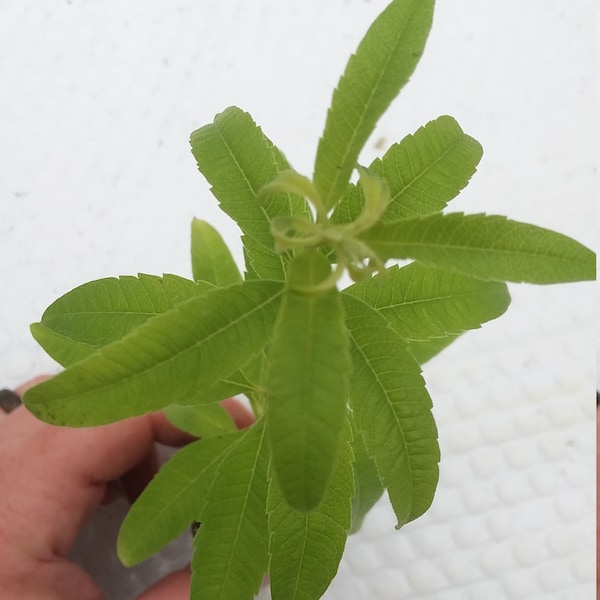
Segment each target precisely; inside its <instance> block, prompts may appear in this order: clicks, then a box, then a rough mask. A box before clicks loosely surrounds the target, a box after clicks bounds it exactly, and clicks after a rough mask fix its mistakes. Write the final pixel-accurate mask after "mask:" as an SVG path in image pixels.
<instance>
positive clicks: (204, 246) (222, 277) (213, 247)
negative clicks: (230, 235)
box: [191, 219, 242, 287]
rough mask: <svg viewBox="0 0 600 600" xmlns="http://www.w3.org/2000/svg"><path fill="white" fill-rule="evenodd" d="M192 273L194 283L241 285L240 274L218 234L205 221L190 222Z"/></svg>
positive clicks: (224, 285) (222, 285) (219, 285)
mask: <svg viewBox="0 0 600 600" xmlns="http://www.w3.org/2000/svg"><path fill="white" fill-rule="evenodd" d="M191 250H192V272H193V274H194V280H195V281H208V282H209V283H212V284H214V285H216V286H218V287H227V286H228V285H235V284H236V283H241V281H242V278H241V276H240V272H239V271H238V268H237V266H236V264H235V261H234V260H233V257H232V256H231V252H230V251H229V248H228V247H227V245H226V244H225V242H224V241H223V238H222V237H221V235H220V234H219V232H218V231H217V230H216V229H214V227H212V226H211V225H209V224H208V223H207V222H206V221H201V220H200V219H194V220H193V221H192V247H191Z"/></svg>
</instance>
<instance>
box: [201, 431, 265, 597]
mask: <svg viewBox="0 0 600 600" xmlns="http://www.w3.org/2000/svg"><path fill="white" fill-rule="evenodd" d="M207 441H208V440H207ZM268 464H269V453H268V449H267V447H266V443H265V439H264V427H263V426H262V422H261V421H259V422H257V423H256V424H255V425H254V426H252V427H251V428H249V429H247V430H246V431H245V432H244V435H243V436H242V437H241V439H240V440H239V441H238V442H237V443H236V444H235V446H233V447H232V449H231V451H230V452H229V453H228V455H227V457H226V458H225V460H224V461H223V462H222V464H221V465H220V467H219V468H218V471H217V476H216V478H215V479H214V482H213V485H212V488H211V490H210V495H209V498H208V502H206V503H205V505H204V507H203V508H202V510H200V511H199V514H198V520H200V521H202V526H201V527H200V529H199V530H198V533H197V534H196V537H195V539H194V557H193V559H192V585H191V588H192V589H191V596H190V597H191V599H192V600H196V599H197V600H217V599H223V600H224V599H227V600H251V598H253V597H254V594H255V593H256V592H258V590H259V588H260V584H261V581H262V578H263V575H264V573H265V572H266V570H267V566H268V532H267V514H266V504H267V468H268Z"/></svg>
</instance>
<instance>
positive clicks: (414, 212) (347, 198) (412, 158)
mask: <svg viewBox="0 0 600 600" xmlns="http://www.w3.org/2000/svg"><path fill="white" fill-rule="evenodd" d="M482 154H483V150H482V148H481V145H480V144H479V142H477V140H475V139H473V138H472V137H471V136H469V135H467V134H466V133H464V132H463V130H462V129H461V127H460V125H459V124H458V123H457V122H456V121H455V120H454V119H453V118H452V117H448V116H441V117H438V118H437V119H435V120H434V121H430V122H429V123H427V124H426V125H424V126H423V127H421V128H419V129H418V130H417V131H416V132H415V133H414V134H413V135H408V136H406V137H405V138H404V139H403V140H402V141H401V142H400V143H398V144H394V145H393V146H392V147H391V148H390V149H389V150H388V151H387V152H386V153H385V155H384V156H383V158H381V159H379V158H378V159H376V160H375V161H373V162H372V163H371V165H370V167H369V169H370V170H371V171H372V172H373V173H376V174H377V175H379V176H380V177H383V179H385V181H386V182H387V184H388V186H389V190H390V196H391V201H390V203H389V205H388V207H387V210H386V212H385V213H384V214H383V216H382V217H381V221H382V222H387V223H389V222H394V221H399V220H400V219H407V218H410V217H416V216H419V215H428V214H432V213H436V212H439V211H441V210H442V209H443V208H444V207H445V206H446V204H447V203H448V202H449V201H450V200H452V199H453V198H454V197H456V196H457V195H458V193H459V192H460V191H461V190H462V189H463V188H464V187H465V186H466V185H467V183H468V182H469V179H470V178H471V177H472V176H473V174H474V173H475V171H476V170H477V169H476V168H477V165H478V163H479V161H480V160H481V156H482ZM353 187H354V186H353ZM363 204H364V199H363V196H362V194H361V193H360V190H358V189H357V190H354V192H353V193H347V194H345V195H344V197H343V198H342V200H341V202H340V204H339V205H338V206H336V209H335V215H334V217H333V219H334V221H335V222H339V223H344V222H349V221H353V220H354V219H356V218H357V217H358V215H359V214H360V212H361V210H362V206H363Z"/></svg>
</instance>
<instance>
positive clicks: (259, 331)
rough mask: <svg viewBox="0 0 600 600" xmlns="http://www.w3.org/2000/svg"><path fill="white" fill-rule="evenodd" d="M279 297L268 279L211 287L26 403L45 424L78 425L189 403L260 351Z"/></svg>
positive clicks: (47, 383) (29, 396) (27, 398)
mask: <svg viewBox="0 0 600 600" xmlns="http://www.w3.org/2000/svg"><path fill="white" fill-rule="evenodd" d="M280 298H281V284H280V283H277V282H272V281H253V282H246V283H244V284H242V285H239V286H231V287H228V288H222V289H214V290H212V291H211V292H209V293H207V294H205V295H203V296H200V297H198V298H193V299H192V300H189V301H187V302H183V303H181V304H178V305H177V306H175V307H174V308H172V309H171V310H169V311H167V312H165V313H162V314H160V315H158V316H156V317H154V318H153V319H150V320H148V321H147V322H146V323H144V324H143V325H141V326H140V327H138V328H137V329H135V330H134V331H132V332H131V333H130V334H129V335H127V336H125V337H124V338H122V339H121V340H119V341H117V342H115V343H113V344H110V345H108V346H105V347H104V348H102V349H101V350H100V351H98V352H96V353H95V354H93V355H91V356H89V357H88V358H86V359H84V360H82V361H81V362H79V363H76V364H75V365H73V366H72V367H71V368H70V369H68V370H66V371H64V372H63V373H60V374H59V375H57V376H56V377H53V378H52V379H50V380H48V381H45V382H44V383H42V384H40V385H38V386H36V387H34V388H32V389H31V390H29V391H28V392H27V393H26V394H25V397H24V402H25V404H26V405H27V406H28V408H29V409H30V410H31V412H32V413H33V414H34V415H36V416H37V417H38V418H40V419H42V420H44V421H48V422H51V423H55V424H58V425H71V426H75V427H77V426H90V425H101V424H104V423H110V422H113V421H118V420H119V419H123V418H126V417H131V416H135V415H140V414H144V413H147V412H152V411H156V410H160V409H161V408H164V407H165V406H169V405H171V404H184V405H185V404H194V403H195V402H197V401H198V400H199V398H198V395H200V398H202V393H203V391H204V390H206V389H210V388H211V386H213V385H215V384H217V382H219V381H220V380H222V379H224V378H226V377H227V376H228V375H230V374H231V373H233V372H235V371H237V370H238V369H239V368H240V367H242V366H243V365H244V364H245V363H247V362H248V361H249V360H250V359H251V358H252V357H253V356H255V355H256V354H258V353H259V352H260V351H261V349H262V347H263V346H264V345H265V344H266V343H267V340H268V339H269V337H270V335H271V329H272V324H273V322H274V321H275V316H276V314H277V308H278V306H279V302H280ZM220 399H221V398H219V400H220Z"/></svg>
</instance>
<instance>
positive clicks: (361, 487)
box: [350, 416, 383, 533]
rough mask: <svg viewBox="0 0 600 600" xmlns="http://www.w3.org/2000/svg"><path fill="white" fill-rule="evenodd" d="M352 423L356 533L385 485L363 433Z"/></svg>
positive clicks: (353, 526) (353, 523) (353, 512)
mask: <svg viewBox="0 0 600 600" xmlns="http://www.w3.org/2000/svg"><path fill="white" fill-rule="evenodd" d="M350 421H351V423H352V454H353V456H354V464H353V470H354V496H353V498H352V528H351V529H350V533H356V532H357V531H359V530H360V528H361V527H362V524H363V521H364V519H365V517H366V516H367V513H368V512H369V511H370V510H371V509H372V508H373V506H374V504H375V503H376V502H377V500H379V498H381V495H382V494H383V485H382V484H381V480H380V479H379V473H378V471H377V466H376V465H375V462H374V461H373V459H372V458H371V457H370V456H369V453H368V452H367V448H366V446H365V442H364V440H363V436H362V433H361V432H360V431H359V429H358V427H357V426H356V424H355V422H354V416H352V417H351V419H350Z"/></svg>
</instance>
